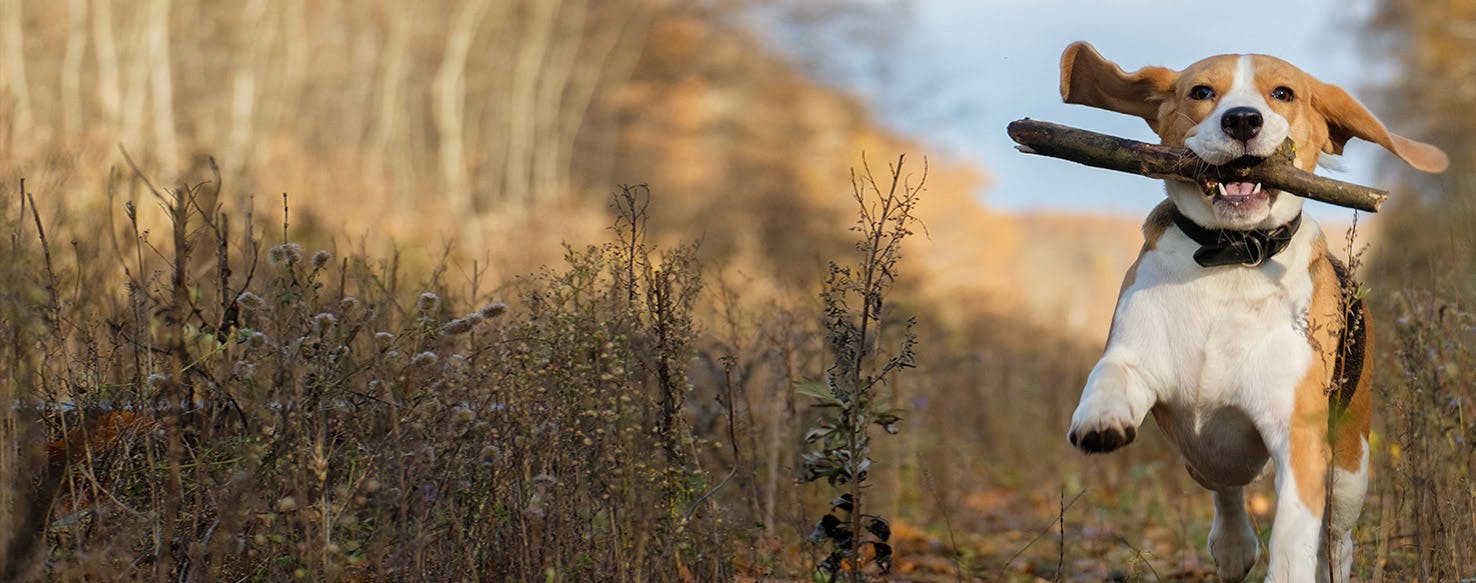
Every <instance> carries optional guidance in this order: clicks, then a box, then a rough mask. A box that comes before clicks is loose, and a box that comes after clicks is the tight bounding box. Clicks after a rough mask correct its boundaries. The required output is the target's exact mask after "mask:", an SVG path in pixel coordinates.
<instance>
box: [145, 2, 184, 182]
mask: <svg viewBox="0 0 1476 583" xmlns="http://www.w3.org/2000/svg"><path fill="white" fill-rule="evenodd" d="M171 3H172V0H152V1H151V2H150V3H149V17H148V23H147V26H148V27H149V29H148V30H149V41H148V42H149V87H150V90H151V91H152V93H153V98H154V148H153V150H154V155H155V157H156V159H157V160H158V161H159V165H160V170H161V171H162V172H163V175H164V176H168V177H170V178H169V179H171V180H172V179H173V174H174V173H175V172H176V171H178V170H179V143H178V142H177V141H176V140H175V135H174V71H173V67H172V66H171V64H170V54H169V13H170V4H171Z"/></svg>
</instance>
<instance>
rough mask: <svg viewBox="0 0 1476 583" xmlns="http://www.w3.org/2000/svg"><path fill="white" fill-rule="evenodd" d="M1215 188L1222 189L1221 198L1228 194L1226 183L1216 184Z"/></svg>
mask: <svg viewBox="0 0 1476 583" xmlns="http://www.w3.org/2000/svg"><path fill="white" fill-rule="evenodd" d="M1215 186H1216V187H1217V188H1219V189H1220V196H1225V195H1226V194H1227V193H1226V192H1225V183H1224V182H1218V183H1215Z"/></svg>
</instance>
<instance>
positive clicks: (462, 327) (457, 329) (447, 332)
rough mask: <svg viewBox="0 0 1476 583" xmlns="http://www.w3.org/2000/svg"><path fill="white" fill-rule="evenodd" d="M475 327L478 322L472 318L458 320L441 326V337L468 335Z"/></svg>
mask: <svg viewBox="0 0 1476 583" xmlns="http://www.w3.org/2000/svg"><path fill="white" fill-rule="evenodd" d="M474 326H476V322H475V321H473V320H472V319H470V318H457V319H455V320H452V321H450V322H446V325H444V326H441V335H442V336H456V335H460V334H466V333H467V332H471V330H472V328H473V327H474Z"/></svg>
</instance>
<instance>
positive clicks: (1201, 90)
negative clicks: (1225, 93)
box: [1189, 85, 1215, 101]
mask: <svg viewBox="0 0 1476 583" xmlns="http://www.w3.org/2000/svg"><path fill="white" fill-rule="evenodd" d="M1214 98H1215V90H1214V89H1211V88H1210V86H1209V85H1195V86H1194V88H1193V89H1190V90H1189V99H1193V100H1195V101H1204V100H1206V99H1214Z"/></svg>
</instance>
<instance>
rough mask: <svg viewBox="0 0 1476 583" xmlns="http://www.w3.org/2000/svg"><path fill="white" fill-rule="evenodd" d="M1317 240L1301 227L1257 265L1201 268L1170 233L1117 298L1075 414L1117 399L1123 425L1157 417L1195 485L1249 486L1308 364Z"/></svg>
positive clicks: (1313, 230)
mask: <svg viewBox="0 0 1476 583" xmlns="http://www.w3.org/2000/svg"><path fill="white" fill-rule="evenodd" d="M1321 236H1322V235H1321V233H1320V231H1319V229H1318V227H1317V225H1316V224H1315V223H1314V222H1312V221H1310V220H1307V221H1304V223H1303V225H1302V227H1301V229H1300V230H1299V231H1298V232H1297V235H1296V236H1295V237H1294V238H1293V240H1292V243H1291V245H1289V246H1288V247H1287V248H1286V249H1285V250H1284V251H1283V252H1281V253H1280V254H1278V255H1276V257H1274V258H1272V259H1271V260H1269V261H1267V262H1266V263H1264V264H1262V265H1260V266H1259V267H1255V268H1251V267H1243V266H1229V267H1214V268H1205V267H1201V266H1200V265H1199V264H1197V263H1195V261H1194V259H1193V255H1194V252H1195V251H1196V250H1198V248H1199V245H1198V244H1197V243H1194V242H1193V241H1191V240H1190V239H1189V238H1188V237H1186V236H1185V235H1184V234H1183V233H1181V232H1180V231H1179V230H1178V229H1176V228H1169V229H1167V230H1166V231H1165V232H1164V233H1163V235H1162V236H1161V237H1160V238H1159V240H1158V241H1157V243H1156V245H1155V247H1154V249H1152V250H1149V251H1147V252H1146V253H1144V254H1143V256H1142V257H1141V258H1140V259H1139V262H1138V267H1137V272H1136V277H1135V279H1134V281H1133V283H1132V284H1131V285H1130V286H1128V288H1127V289H1126V290H1124V292H1123V294H1122V296H1121V298H1119V300H1118V306H1117V312H1116V315H1115V318H1114V322H1113V332H1112V338H1111V339H1110V340H1109V342H1108V346H1107V350H1106V352H1105V353H1104V354H1103V356H1102V360H1101V362H1099V363H1098V365H1097V368H1096V369H1094V370H1093V373H1092V379H1091V380H1090V381H1089V382H1088V387H1087V393H1088V394H1086V395H1084V396H1083V405H1084V406H1085V407H1084V409H1079V410H1078V413H1083V412H1092V411H1098V412H1100V411H1101V409H1100V407H1095V406H1086V405H1087V403H1088V401H1092V400H1093V399H1092V398H1091V397H1092V395H1091V394H1090V393H1093V392H1095V391H1104V394H1103V395H1102V396H1103V397H1108V398H1111V397H1112V396H1113V395H1114V394H1116V395H1117V396H1121V397H1126V398H1125V399H1123V400H1122V401H1121V402H1124V403H1126V404H1127V405H1128V407H1127V408H1128V410H1127V411H1119V412H1118V416H1120V417H1126V419H1122V421H1126V422H1129V423H1133V424H1136V423H1140V422H1141V421H1142V418H1143V416H1144V414H1145V413H1147V412H1148V411H1149V410H1154V411H1156V415H1155V417H1156V418H1157V419H1158V421H1159V426H1160V428H1161V429H1162V430H1163V431H1164V433H1165V434H1166V435H1167V436H1168V438H1169V439H1170V441H1172V442H1174V444H1175V445H1176V446H1177V447H1178V449H1179V451H1180V453H1182V454H1183V456H1184V458H1185V461H1186V462H1187V463H1188V464H1189V465H1190V467H1191V468H1193V469H1194V470H1195V474H1196V477H1197V478H1199V479H1201V480H1202V481H1206V482H1209V483H1213V484H1219V485H1241V484H1244V483H1247V482H1249V481H1250V480H1252V479H1254V478H1255V477H1256V475H1258V474H1259V472H1260V471H1261V468H1262V467H1263V466H1264V465H1265V462H1266V459H1267V449H1268V446H1271V448H1272V449H1274V444H1267V443H1264V442H1263V441H1262V439H1261V436H1263V435H1280V434H1284V433H1285V432H1284V431H1278V430H1277V429H1278V428H1284V426H1285V424H1286V422H1287V420H1288V419H1289V418H1290V417H1291V415H1292V410H1293V408H1294V406H1295V389H1296V386H1297V383H1298V382H1299V381H1300V380H1301V378H1302V377H1303V375H1304V374H1305V373H1306V370H1307V366H1308V363H1309V361H1310V359H1311V358H1312V357H1313V354H1312V349H1311V347H1310V346H1309V344H1308V341H1307V336H1306V326H1307V324H1306V322H1307V309H1308V305H1309V303H1310V302H1311V298H1312V293H1313V281H1312V277H1311V275H1310V274H1309V273H1308V269H1307V266H1308V264H1309V263H1310V262H1311V259H1312V257H1311V253H1312V252H1313V250H1314V248H1316V246H1315V245H1314V242H1315V241H1316V240H1317V239H1318V238H1319V237H1321ZM1109 416H1111V415H1110V414H1109ZM1073 421H1074V422H1081V423H1087V424H1091V420H1088V419H1073ZM1101 421H1106V422H1107V425H1109V426H1110V425H1111V424H1113V422H1114V421H1116V420H1114V419H1101V420H1099V423H1100V422H1101ZM1206 485H1209V484H1206Z"/></svg>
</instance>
